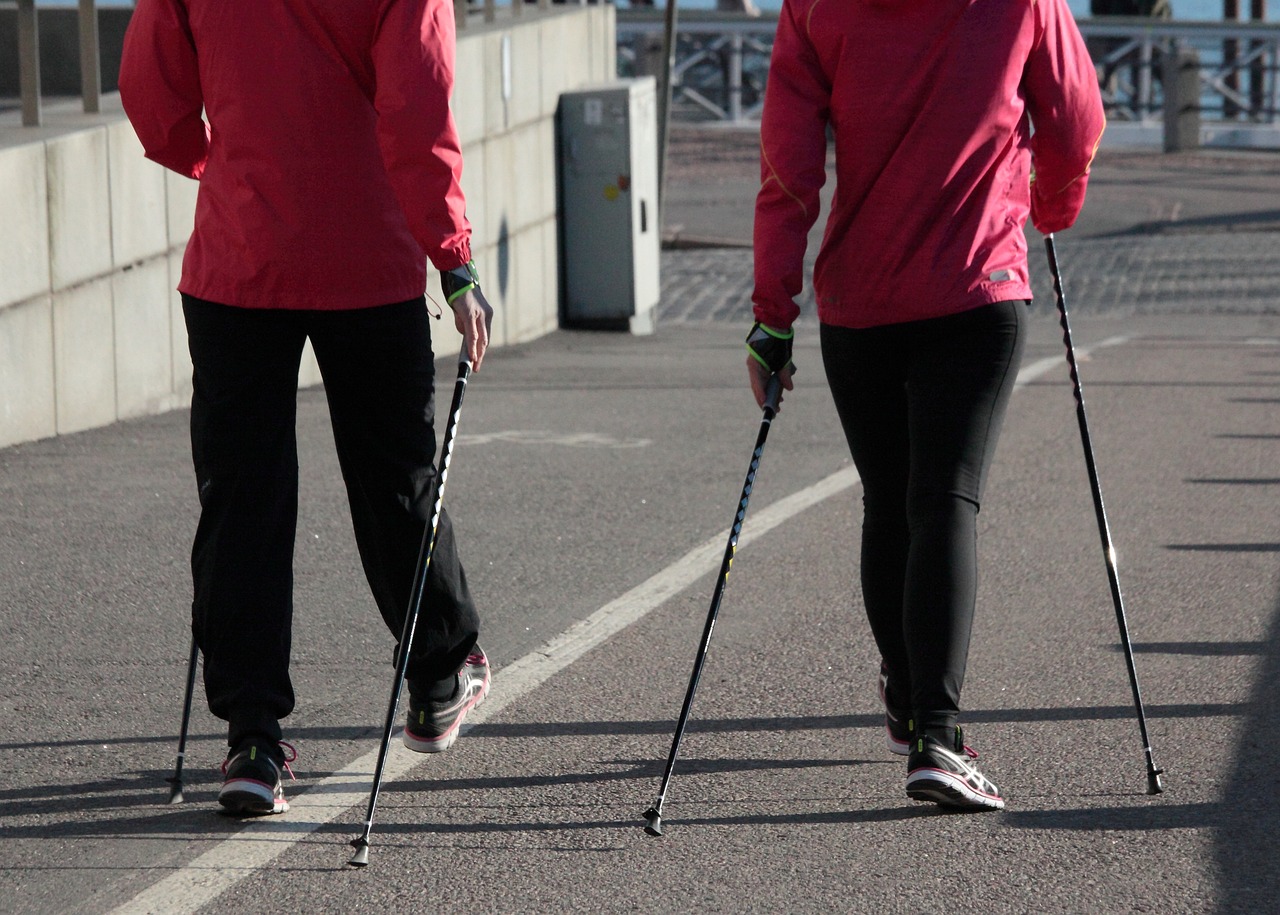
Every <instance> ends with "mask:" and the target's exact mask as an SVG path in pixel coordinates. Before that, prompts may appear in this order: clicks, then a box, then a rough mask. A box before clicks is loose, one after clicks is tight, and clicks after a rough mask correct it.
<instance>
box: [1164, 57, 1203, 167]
mask: <svg viewBox="0 0 1280 915" xmlns="http://www.w3.org/2000/svg"><path fill="white" fill-rule="evenodd" d="M1161 77H1162V80H1161V81H1162V82H1163V83H1164V151H1165V152H1182V151H1184V150H1191V149H1199V148H1200V55H1199V54H1197V53H1196V52H1195V51H1192V50H1190V49H1188V48H1179V49H1177V50H1175V51H1172V52H1170V53H1168V54H1166V55H1165V58H1164V63H1163V66H1162V68H1161Z"/></svg>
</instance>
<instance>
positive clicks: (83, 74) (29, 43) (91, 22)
mask: <svg viewBox="0 0 1280 915" xmlns="http://www.w3.org/2000/svg"><path fill="white" fill-rule="evenodd" d="M17 2H18V82H19V86H20V90H19V91H20V94H21V96H22V124H23V126H24V127H39V126H40V122H41V119H42V114H41V104H40V27H39V23H38V20H37V16H36V4H35V0H17ZM78 24H79V29H80V97H81V100H82V103H83V106H84V110H85V113H86V114H96V113H97V112H98V111H100V110H101V104H102V66H101V62H100V60H99V51H98V7H97V3H95V2H94V0H79V17H78Z"/></svg>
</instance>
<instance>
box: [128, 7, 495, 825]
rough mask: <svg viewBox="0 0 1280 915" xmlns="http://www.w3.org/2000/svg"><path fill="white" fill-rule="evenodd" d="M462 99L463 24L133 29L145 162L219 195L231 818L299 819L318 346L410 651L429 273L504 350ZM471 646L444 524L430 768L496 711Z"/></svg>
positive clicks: (390, 614)
mask: <svg viewBox="0 0 1280 915" xmlns="http://www.w3.org/2000/svg"><path fill="white" fill-rule="evenodd" d="M453 78H454V21H453V2H452V0H346V2H342V3H330V2H323V0H274V2H270V3H264V2H261V0H138V3H137V6H136V8H135V10H134V13H133V17H132V19H131V20H130V23H129V29H128V32H127V34H126V37H125V45H124V55H123V59H122V63H121V68H120V95H121V99H122V101H123V103H124V107H125V111H126V113H127V114H128V116H129V120H130V122H131V123H132V124H133V127H134V130H135V131H136V133H137V135H138V138H139V139H140V140H141V142H142V145H143V148H144V149H145V151H146V155H147V156H148V158H150V159H153V160H154V161H156V162H158V163H160V164H161V165H164V166H166V167H167V168H170V169H172V170H173V171H175V172H177V173H178V174H181V175H185V176H187V177H189V178H193V179H195V180H197V181H199V182H200V189H199V194H198V197H197V202H196V212H195V228H194V231H193V233H192V235H191V238H190V241H189V243H188V244H187V247H186V251H185V254H184V256H183V264H182V278H181V281H180V282H179V284H178V289H179V291H180V292H181V293H182V307H183V314H184V316H185V320H186V326H187V335H188V341H189V345H190V350H191V360H192V364H193V366H194V374H193V384H194V394H193V397H192V404H191V443H192V453H193V458H194V464H195V472H196V483H197V487H198V492H199V499H200V521H199V526H198V528H197V530H196V534H195V542H194V545H193V547H192V556H191V565H192V574H193V579H194V592H195V593H194V600H193V603H192V632H193V635H194V637H195V640H196V643H197V644H198V646H199V648H200V651H201V653H202V654H203V656H204V683H205V692H206V694H207V698H208V703H209V708H210V710H211V711H212V712H213V713H214V714H215V715H217V716H218V717H220V718H223V719H225V720H226V721H227V722H228V745H229V753H228V760H227V763H226V764H225V766H224V771H225V774H226V781H225V783H224V785H223V788H222V791H221V792H220V794H219V801H220V802H221V804H222V806H223V807H225V808H226V809H227V810H229V811H230V812H232V813H238V814H249V815H253V814H265V813H280V812H283V811H284V810H285V809H287V806H288V805H287V803H286V801H285V798H284V792H283V788H282V785H281V777H280V773H281V769H282V768H284V766H285V757H284V751H283V750H282V747H288V745H287V744H282V743H281V736H282V732H281V727H280V719H282V718H284V717H285V716H286V715H288V714H289V713H290V712H291V711H292V709H293V706H294V692H293V686H292V683H291V681H290V677H289V670H288V667H289V646H290V639H291V626H292V613H293V595H292V589H293V572H292V563H293V544H294V534H295V529H296V521H297V518H296V516H297V508H298V464H297V461H298V458H297V445H296V439H295V421H296V403H297V381H298V369H299V362H300V358H301V355H302V351H303V345H304V343H306V342H307V341H308V340H310V342H311V345H312V348H313V351H314V353H315V357H316V360H317V362H318V364H319V366H320V371H321V373H322V375H323V378H324V385H325V395H326V397H327V399H328V403H329V412H330V416H331V418H332V422H333V432H334V440H335V443H336V446H337V451H338V457H339V461H340V464H341V467H342V473H343V478H344V480H345V482H346V486H347V493H348V497H349V500H350V504H351V513H352V519H353V523H354V528H355V536H356V542H357V546H358V548H359V552H360V558H361V560H362V563H363V565H364V570H365V574H366V577H367V578H368V581H369V585H370V588H371V589H372V592H373V596H374V598H375V600H376V603H377V605H378V608H379V610H380V611H381V614H382V616H383V618H384V620H385V621H386V624H387V626H388V627H389V628H390V629H391V631H392V633H393V634H394V635H395V636H396V637H398V636H399V635H400V633H401V631H402V622H403V619H404V614H405V612H406V609H407V604H408V601H409V597H410V590H411V584H412V581H413V575H414V568H415V565H416V561H417V555H418V550H419V546H420V544H421V542H422V535H423V531H424V530H425V527H426V524H427V523H428V521H429V518H430V514H431V507H432V502H433V501H434V488H435V485H436V471H435V468H434V466H433V460H434V456H435V448H436V441H435V432H434V429H433V417H434V373H435V368H434V357H433V353H432V348H431V328H430V320H429V315H428V310H427V306H426V301H425V295H424V290H425V289H426V278H427V260H428V259H429V260H430V261H431V263H432V264H433V265H434V266H435V268H436V269H437V270H438V271H439V272H440V277H441V286H442V289H443V294H444V298H445V300H446V302H447V304H448V306H449V307H450V308H451V309H452V311H453V317H454V323H455V325H456V327H457V329H458V331H459V332H460V333H461V334H462V335H463V343H462V346H463V356H464V357H465V358H467V359H468V360H470V362H471V363H472V366H473V368H475V369H479V367H480V364H481V362H482V360H483V358H484V355H485V350H486V348H487V346H488V341H489V329H490V324H491V321H492V316H493V311H492V309H491V308H490V306H489V304H488V302H487V301H486V300H485V297H484V294H483V293H482V292H481V290H480V284H479V277H478V276H477V274H476V270H475V265H474V263H473V262H472V258H471V227H470V224H469V223H468V221H467V217H466V213H465V201H464V198H463V194H462V190H461V187H460V185H459V179H460V176H461V170H462V154H461V148H460V145H459V142H458V135H457V131H456V129H455V127H454V122H453V118H452V115H451V114H450V111H449V96H450V93H451V92H452V89H453ZM478 633H479V616H478V613H477V610H476V606H475V602H474V600H473V598H472V596H471V593H470V591H469V589H468V587H467V580H466V576H465V574H464V572H463V567H462V564H461V561H460V560H459V558H458V549H457V545H456V542H455V537H454V532H453V526H452V523H451V521H450V519H449V517H448V515H447V514H442V515H441V517H440V519H439V522H438V528H437V543H436V548H435V552H434V554H433V557H432V562H431V567H430V574H429V576H428V581H427V587H426V595H425V599H424V602H423V613H422V617H421V621H420V623H419V625H418V629H417V633H416V635H415V638H414V644H413V651H412V656H411V658H410V660H409V663H408V686H409V723H408V726H407V727H406V730H405V733H404V742H405V743H406V745H408V746H409V747H410V748H411V749H414V750H419V751H422V752H438V751H440V750H443V749H445V748H447V747H448V746H449V745H450V744H451V743H452V741H453V739H454V738H455V737H456V736H457V732H458V726H459V725H460V723H461V721H462V718H463V716H464V715H465V714H466V713H467V711H468V710H469V709H470V708H472V707H473V706H474V705H475V704H476V703H478V702H479V701H480V700H481V699H482V698H483V697H484V695H485V693H486V692H487V690H488V685H489V669H488V662H487V660H486V658H485V656H484V652H483V651H481V650H480V649H479V648H478V647H477V645H476V640H477V638H478ZM290 749H291V748H290Z"/></svg>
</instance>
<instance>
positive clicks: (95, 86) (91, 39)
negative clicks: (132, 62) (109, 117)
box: [80, 0, 102, 114]
mask: <svg viewBox="0 0 1280 915" xmlns="http://www.w3.org/2000/svg"><path fill="white" fill-rule="evenodd" d="M101 96H102V67H101V64H100V63H99V61H98V4H97V3H96V2H95V0H80V97H81V99H82V100H83V101H84V112H85V114H97V113H98V112H99V111H100V110H102V104H101Z"/></svg>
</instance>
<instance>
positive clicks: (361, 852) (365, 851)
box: [347, 836, 369, 867]
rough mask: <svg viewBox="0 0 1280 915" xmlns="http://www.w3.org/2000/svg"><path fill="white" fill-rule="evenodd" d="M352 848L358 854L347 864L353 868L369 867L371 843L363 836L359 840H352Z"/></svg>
mask: <svg viewBox="0 0 1280 915" xmlns="http://www.w3.org/2000/svg"><path fill="white" fill-rule="evenodd" d="M351 845H352V847H353V848H354V849H355V850H356V853H355V854H354V855H352V856H351V860H350V861H348V862H347V863H348V864H350V865H351V866H352V867H368V866H369V842H368V840H366V839H365V838H364V836H361V837H360V838H358V839H352V840H351Z"/></svg>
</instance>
